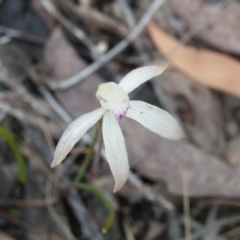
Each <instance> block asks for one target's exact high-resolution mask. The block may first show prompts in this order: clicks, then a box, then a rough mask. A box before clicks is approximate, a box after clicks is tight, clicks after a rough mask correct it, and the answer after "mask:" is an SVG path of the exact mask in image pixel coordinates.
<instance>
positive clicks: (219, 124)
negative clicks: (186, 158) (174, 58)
mask: <svg viewBox="0 0 240 240" xmlns="http://www.w3.org/2000/svg"><path fill="white" fill-rule="evenodd" d="M154 87H155V88H154V89H155V92H156V94H157V95H158V96H159V98H160V101H161V99H163V102H164V105H166V106H165V107H166V109H167V110H168V111H170V112H171V113H174V114H176V113H180V117H181V118H182V120H183V122H184V127H185V130H186V131H185V133H186V134H187V136H188V138H189V139H191V140H192V141H193V142H194V143H195V145H197V146H199V147H202V148H203V149H205V150H206V151H207V152H209V153H213V154H217V155H220V154H222V153H223V150H224V136H223V116H222V109H221V106H220V102H219V100H218V99H217V97H216V96H215V95H214V94H213V93H212V92H211V91H210V90H209V89H207V88H206V87H203V86H201V85H200V84H198V83H195V82H193V81H191V80H190V79H188V78H187V77H186V76H184V75H183V74H181V73H179V72H177V71H165V72H164V73H163V74H162V75H161V76H159V77H156V78H155V80H154Z"/></svg>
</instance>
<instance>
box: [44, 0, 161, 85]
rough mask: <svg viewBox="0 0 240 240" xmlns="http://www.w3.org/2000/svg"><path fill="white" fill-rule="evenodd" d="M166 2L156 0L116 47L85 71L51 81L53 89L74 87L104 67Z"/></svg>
mask: <svg viewBox="0 0 240 240" xmlns="http://www.w3.org/2000/svg"><path fill="white" fill-rule="evenodd" d="M164 3H165V0H155V1H154V2H153V3H152V4H151V5H150V7H149V8H148V10H147V11H146V12H145V14H144V15H143V17H142V18H141V20H140V21H139V23H138V24H137V25H136V26H135V27H134V29H133V30H132V31H131V33H130V34H129V35H128V36H127V37H126V38H125V39H123V40H122V41H121V42H120V43H118V44H117V45H116V46H115V47H114V48H112V49H111V50H110V51H109V52H107V53H106V54H105V55H103V56H102V57H100V58H99V59H98V60H97V61H95V62H94V63H92V64H90V65H89V66H88V67H87V68H85V69H84V70H83V71H81V72H79V73H77V74H76V75H74V76H72V77H70V78H68V79H65V80H63V81H61V82H58V81H50V82H49V87H50V88H51V89H53V90H60V89H61V90H63V89H67V88H70V87H73V86H74V85H76V84H77V83H79V82H81V81H82V80H83V79H85V78H87V77H89V76H90V75H92V74H93V73H95V72H96V71H97V70H99V69H100V68H101V67H103V66H104V65H105V64H106V63H107V62H109V61H110V60H112V59H113V58H114V57H116V56H117V55H118V54H119V53H120V52H122V51H123V50H124V49H125V48H127V47H128V45H129V44H130V43H131V42H132V41H134V40H136V38H137V37H138V36H139V34H140V33H141V32H142V31H143V29H144V28H145V26H146V25H147V23H148V22H149V21H150V19H151V18H152V17H153V15H154V13H155V12H156V11H157V10H158V9H159V7H160V6H162V5H163V4H164Z"/></svg>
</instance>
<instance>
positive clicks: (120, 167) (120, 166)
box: [102, 111, 129, 192]
mask: <svg viewBox="0 0 240 240" xmlns="http://www.w3.org/2000/svg"><path fill="white" fill-rule="evenodd" d="M102 132H103V140H104V145H105V150H106V156H107V161H108V163H109V166H110V169H111V171H112V174H113V177H114V180H115V186H114V189H113V192H116V191H118V190H119V189H120V188H121V187H122V186H123V185H124V183H125V182H126V181H127V178H128V172H129V163H128V156H127V150H126V146H125V142H124V138H123V134H122V131H121V129H120V126H119V124H118V122H117V120H116V119H115V117H114V113H112V112H111V111H107V112H106V113H105V114H104V117H103V124H102Z"/></svg>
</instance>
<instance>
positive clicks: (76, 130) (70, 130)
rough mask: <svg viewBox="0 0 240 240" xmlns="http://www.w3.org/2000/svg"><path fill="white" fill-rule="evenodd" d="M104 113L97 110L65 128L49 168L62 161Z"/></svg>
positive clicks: (99, 109)
mask: <svg viewBox="0 0 240 240" xmlns="http://www.w3.org/2000/svg"><path fill="white" fill-rule="evenodd" d="M105 111H106V110H105V109H103V108H98V109H96V110H94V111H92V112H89V113H86V114H84V115H82V116H81V117H79V118H77V119H76V120H75V121H73V122H72V123H71V124H70V125H69V126H68V127H67V129H66V130H65V131H64V133H63V135H62V137H61V138H60V140H59V142H58V144H57V147H56V150H55V153H54V159H53V162H52V164H51V167H55V166H56V165H58V164H59V163H60V162H62V161H63V160H64V158H65V157H66V156H67V154H68V153H69V152H70V150H71V149H72V148H73V146H74V145H75V143H76V142H77V141H78V140H79V139H80V138H81V137H82V136H83V135H84V134H85V133H86V132H87V130H88V129H89V128H91V127H92V126H93V125H94V124H95V123H96V122H97V121H98V120H99V119H100V118H101V117H102V115H103V114H104V112H105Z"/></svg>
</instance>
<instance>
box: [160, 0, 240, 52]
mask: <svg viewBox="0 0 240 240" xmlns="http://www.w3.org/2000/svg"><path fill="white" fill-rule="evenodd" d="M227 2H228V3H227ZM220 5H221V7H219V6H220ZM168 6H169V8H170V10H171V11H172V12H173V13H174V14H176V15H177V17H178V20H179V18H180V19H182V20H183V21H184V23H185V25H187V27H188V29H191V30H192V29H198V31H197V33H196V35H195V37H196V38H198V39H200V40H203V41H205V42H207V43H208V44H210V45H211V46H213V47H214V48H218V49H220V50H223V51H227V52H230V53H233V54H240V28H239V22H240V4H239V2H238V1H203V0H194V1H192V0H182V1H179V0H168ZM163 15H164V14H163ZM165 15H166V14H165Z"/></svg>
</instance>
